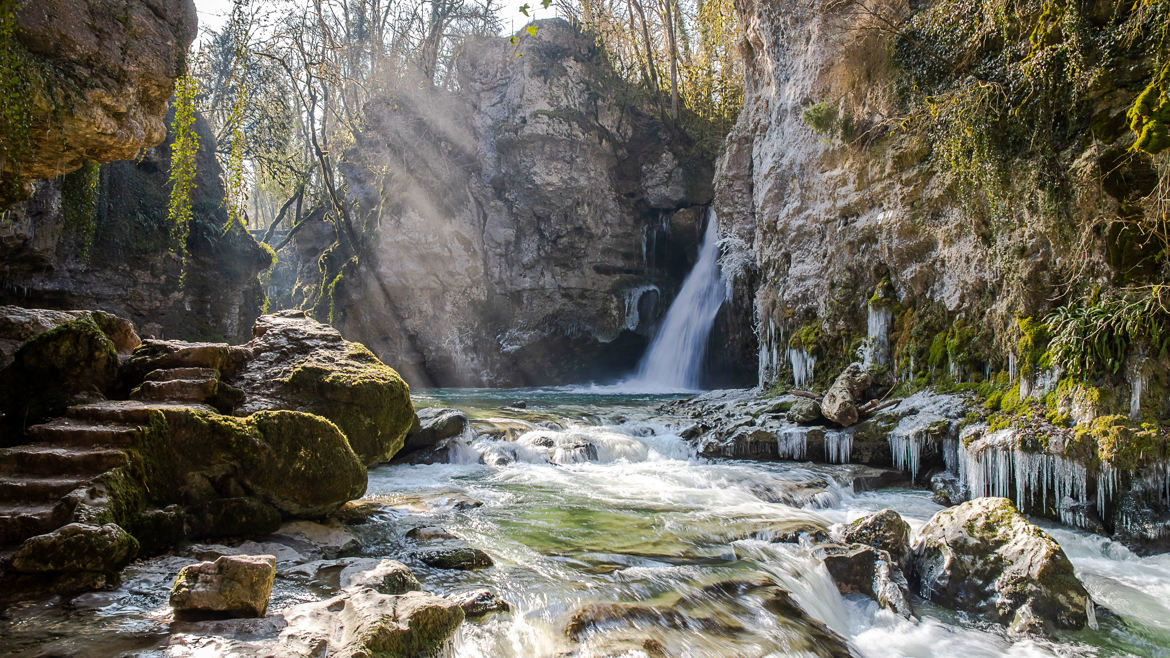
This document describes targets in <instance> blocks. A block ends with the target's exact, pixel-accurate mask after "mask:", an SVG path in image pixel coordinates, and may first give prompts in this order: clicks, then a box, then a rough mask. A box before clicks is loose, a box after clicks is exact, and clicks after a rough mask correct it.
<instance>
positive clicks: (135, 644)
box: [0, 389, 1170, 658]
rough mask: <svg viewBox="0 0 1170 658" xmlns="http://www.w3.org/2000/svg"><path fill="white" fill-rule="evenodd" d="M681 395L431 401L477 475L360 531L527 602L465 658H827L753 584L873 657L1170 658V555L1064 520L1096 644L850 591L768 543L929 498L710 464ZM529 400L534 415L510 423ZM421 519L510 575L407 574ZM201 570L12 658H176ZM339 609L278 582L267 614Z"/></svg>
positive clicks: (447, 484)
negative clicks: (1014, 631)
mask: <svg viewBox="0 0 1170 658" xmlns="http://www.w3.org/2000/svg"><path fill="white" fill-rule="evenodd" d="M667 399H670V398H668V397H663V396H650V395H614V394H590V393H588V392H582V391H571V390H570V391H566V390H555V389H544V390H532V389H529V390H506V391H489V390H438V391H431V392H427V393H424V394H421V395H417V396H416V403H417V404H419V405H424V406H426V405H436V406H453V407H456V408H459V409H462V410H464V411H465V412H467V413H468V414H469V415H470V416H471V417H472V418H473V427H476V428H478V429H479V430H480V432H481V434H479V435H478V436H474V437H473V436H468V437H467V439H468V445H467V447H466V448H463V449H461V450H459V451H457V452H456V454H455V456H454V461H457V462H460V463H451V464H434V465H419V466H408V465H402V466H380V467H377V468H374V469H371V471H370V478H369V488H368V491H367V494H366V498H367V499H369V500H371V501H375V502H376V503H378V504H380V505H382V506H383V509H382V512H381V513H380V514H378V515H376V516H375V517H374V520H373V521H372V522H370V523H366V524H363V525H358V526H354V527H353V531H354V532H355V534H357V535H358V537H359V538H360V539H361V541H362V548H361V550H360V554H362V555H369V556H377V557H391V558H395V559H402V560H404V561H406V562H407V563H408V564H409V565H410V566H411V568H412V569H413V570H414V571H415V573H416V574H417V576H418V577H419V579H420V580H421V581H422V582H423V585H424V587H425V588H426V589H428V590H431V591H433V592H436V593H447V592H451V591H457V590H463V589H470V588H475V587H489V588H491V589H493V590H494V591H496V592H497V593H498V594H499V595H500V596H501V597H503V598H504V599H505V600H507V601H509V602H510V603H511V605H512V611H511V612H508V613H496V614H493V615H490V616H488V617H486V618H484V619H481V620H475V621H469V622H467V623H465V624H464V626H463V627H462V629H461V631H460V633H459V636H458V638H457V641H456V643H455V645H454V647H453V648H452V651H453V653H454V655H456V656H485V657H486V656H492V657H501V656H558V655H581V656H593V655H644V651H645V650H647V648H651V649H653V650H656V651H662V652H664V653H665V654H666V655H671V656H768V655H775V656H782V655H802V652H803V655H816V654H815V653H808V649H809V646H810V645H809V639H808V638H809V634H808V628H807V624H804V623H801V622H800V621H799V620H793V619H789V618H785V616H784V615H777V614H776V613H774V612H771V611H770V608H769V607H768V604H767V601H766V600H765V599H764V598H763V597H760V596H757V595H756V594H754V593H753V591H754V590H750V588H748V589H743V588H740V589H737V586H738V585H742V584H744V583H759V582H761V581H764V580H770V581H772V582H774V583H776V584H778V585H780V586H781V587H782V588H783V589H785V590H787V591H788V592H790V593H791V595H792V599H794V600H795V602H796V603H797V604H799V606H800V608H802V609H803V610H804V611H805V612H806V613H807V614H808V615H809V616H811V617H812V618H814V619H815V620H817V621H819V622H821V623H823V624H824V625H825V626H827V627H828V628H830V629H832V630H834V631H836V632H837V633H839V634H840V635H842V636H843V637H845V638H846V639H847V640H848V641H849V644H850V649H851V651H852V652H853V653H855V654H856V655H861V656H875V657H879V656H880V657H886V656H963V657H964V658H973V657H975V656H1002V655H1009V656H1057V655H1059V656H1068V655H1085V656H1092V655H1102V656H1106V655H1138V656H1164V655H1170V649H1167V647H1170V555H1160V556H1153V557H1139V556H1136V555H1134V554H1133V553H1131V552H1130V551H1128V550H1127V549H1126V548H1125V547H1124V546H1122V545H1120V544H1117V543H1115V542H1112V541H1109V540H1107V539H1104V538H1101V537H1098V536H1094V535H1090V534H1087V533H1084V532H1079V531H1073V530H1069V529H1065V528H1061V527H1054V526H1052V525H1050V524H1046V525H1045V527H1046V529H1048V530H1049V532H1051V533H1052V534H1053V535H1054V536H1055V537H1056V539H1057V540H1058V541H1059V542H1060V543H1061V545H1062V546H1063V547H1064V549H1065V551H1066V552H1067V553H1068V555H1069V557H1070V558H1071V560H1072V562H1073V564H1074V566H1075V567H1076V570H1077V574H1078V576H1079V577H1080V578H1081V579H1082V581H1083V582H1084V583H1085V586H1086V587H1087V588H1088V590H1089V592H1090V593H1091V594H1092V595H1093V597H1094V599H1095V600H1096V601H1097V602H1098V603H1099V604H1100V606H1102V607H1104V608H1108V609H1109V610H1112V611H1113V613H1115V614H1110V613H1108V612H1100V613H1099V615H1098V616H1099V621H1100V625H1099V629H1098V630H1085V631H1080V632H1075V633H1064V634H1061V635H1060V636H1058V637H1057V638H1055V639H1053V640H1034V639H1025V640H1020V639H1015V638H1011V637H1009V636H1008V635H1007V634H1006V633H1005V632H1004V631H1003V629H1001V628H999V627H995V626H991V625H987V624H982V623H978V622H973V621H969V620H967V619H964V618H963V617H962V616H961V615H958V614H956V613H953V612H949V611H947V610H944V609H941V608H938V607H936V606H932V605H931V604H930V603H929V602H926V601H923V600H920V599H919V600H915V601H914V603H915V606H916V611H917V612H918V614H919V615H920V618H919V619H912V620H907V619H903V618H901V617H899V616H897V615H895V614H893V613H891V612H889V611H885V610H881V609H879V608H878V606H877V604H876V603H874V602H873V601H871V600H870V599H868V598H865V597H862V596H859V595H845V596H842V595H841V594H839V593H838V592H837V589H836V587H835V586H834V584H833V582H832V581H831V580H830V578H829V575H828V573H827V571H826V570H825V569H824V567H823V566H822V565H821V564H820V562H819V561H818V560H817V559H816V558H815V557H813V556H812V554H811V552H810V549H809V548H808V547H806V546H802V545H801V544H795V543H773V542H771V541H768V539H769V537H770V532H771V531H772V530H773V529H776V528H782V527H786V525H787V524H791V523H795V522H797V521H802V520H804V521H810V520H811V521H814V522H815V521H820V522H823V523H828V524H831V523H839V522H847V521H850V520H853V519H856V518H858V517H861V516H863V515H865V514H868V513H871V512H874V511H877V510H879V509H883V508H886V507H891V508H894V509H896V510H897V511H898V512H899V513H900V514H901V515H902V516H903V518H905V519H906V521H907V522H909V524H910V525H911V527H912V529H914V530H915V531H916V530H917V529H918V528H919V527H921V525H922V524H924V523H925V522H926V521H927V520H928V519H929V518H930V517H931V515H932V514H934V513H935V512H936V511H937V510H939V509H941V508H940V507H939V506H938V505H935V504H934V503H932V502H931V501H930V497H929V494H927V493H926V492H923V491H914V490H905V489H891V490H882V491H877V492H866V493H854V492H853V491H852V488H851V487H849V486H847V482H848V478H847V477H846V474H847V470H848V468H849V467H848V466H819V465H813V464H807V463H756V462H712V461H708V460H703V459H698V458H695V457H693V455H692V452H691V450H690V448H689V447H688V445H687V444H686V442H684V441H683V440H682V439H680V438H679V437H678V436H677V435H676V434H674V432H673V431H672V428H673V429H677V427H678V423H677V422H674V421H672V419H671V418H669V417H663V416H661V415H660V413H659V412H657V411H656V409H657V408H658V406H659V404H660V403H661V402H663V401H664V400H667ZM521 400H522V401H523V402H524V403H525V406H526V408H525V409H523V410H520V409H515V408H512V409H501V407H502V406H507V405H512V404H514V403H516V402H517V401H521ZM504 430H507V431H508V432H510V435H509V436H508V437H506V438H505V437H501V436H500V433H501V432H503V431H504ZM489 433H490V434H492V435H493V436H495V437H496V438H492V437H491V436H488V434H489ZM588 446H592V447H591V448H590V447H588ZM481 461H485V462H487V463H486V464H485V463H481ZM479 502H482V503H483V504H482V505H480V506H475V505H476V504H477V503H479ZM420 525H441V526H442V527H444V528H446V529H448V530H449V531H451V532H452V533H454V534H455V535H458V536H459V537H461V538H463V539H466V540H468V541H469V542H470V543H471V544H472V545H474V546H477V547H479V548H481V549H483V550H485V551H487V552H488V553H489V554H490V555H491V556H492V558H493V559H494V560H495V566H494V567H493V568H490V569H484V570H479V571H444V570H440V569H432V568H429V567H426V566H424V565H422V564H420V563H417V562H412V561H410V559H409V557H407V556H409V553H410V551H411V549H412V546H413V544H412V540H410V539H407V538H406V536H405V533H406V531H407V530H409V529H410V528H413V527H416V526H420ZM188 561H189V559H183V558H175V557H163V558H155V559H152V560H147V561H143V562H140V563H137V564H136V565H133V566H131V567H130V568H129V569H128V571H127V573H126V579H125V583H124V584H123V585H122V587H120V588H119V589H118V590H116V591H114V592H112V593H98V594H90V595H84V596H83V597H79V598H78V599H76V600H74V601H73V602H71V603H68V604H48V603H33V604H26V605H23V606H19V607H15V608H12V609H10V610H8V611H7V612H5V613H3V615H0V637H3V638H7V639H5V640H3V643H4V645H7V648H8V649H9V650H10V651H9V653H14V654H15V655H30V656H31V655H45V654H44V652H45V651H46V647H48V650H49V651H50V652H51V651H54V650H55V651H57V652H58V653H55V654H52V655H71V653H70V652H73V653H72V655H86V656H102V655H126V654H127V653H132V654H142V655H160V656H161V655H168V652H169V651H171V650H169V649H168V648H167V643H168V641H169V640H168V637H169V635H170V634H171V633H173V632H174V628H172V627H169V626H168V622H169V617H168V615H167V607H166V593H167V589H168V587H169V584H170V582H169V580H168V578H173V574H174V570H175V569H176V568H177V567H176V565H177V564H182V563H184V562H188ZM324 595H325V593H324V592H321V591H317V590H314V589H312V588H306V587H305V586H304V585H301V584H298V583H297V582H294V581H290V580H288V579H285V578H282V577H280V576H278V578H277V585H276V590H275V593H274V597H273V602H272V605H271V608H270V610H271V611H279V610H280V609H282V608H284V607H287V606H290V605H293V604H296V603H299V602H303V601H306V600H312V599H314V598H320V597H323V596H324ZM614 603H619V604H620V603H635V604H638V605H639V606H643V607H642V608H639V610H652V611H654V614H643V615H626V616H625V618H623V619H616V620H613V619H611V620H609V621H607V622H606V623H601V624H597V625H596V626H591V627H588V628H586V629H585V630H584V631H582V632H578V633H577V634H576V638H575V639H570V638H569V637H568V636H567V635H566V627H567V626H568V625H569V624H570V622H571V620H572V619H573V616H574V613H575V612H576V611H578V610H580V609H582V608H583V607H587V606H590V605H594V604H596V605H598V606H601V608H600V609H605V608H604V606H607V605H608V604H614ZM627 610H628V609H627ZM655 615H657V616H655ZM4 645H0V646H4ZM813 649H814V650H815V647H813ZM184 655H199V654H198V652H196V654H190V653H187V654H184ZM205 655H215V654H214V652H213V651H211V650H210V649H209V652H208V653H206V654H205Z"/></svg>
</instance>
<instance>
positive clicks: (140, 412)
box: [65, 400, 215, 425]
mask: <svg viewBox="0 0 1170 658" xmlns="http://www.w3.org/2000/svg"><path fill="white" fill-rule="evenodd" d="M175 409H194V410H195V411H203V412H208V413H215V409H212V408H211V407H209V406H207V405H205V404H195V403H190V402H173V403H167V402H150V401H143V400H107V401H103V402H91V403H89V404H78V405H74V406H72V407H69V409H68V410H67V411H66V412H65V413H66V415H67V416H69V417H70V418H75V419H79V420H88V421H90V422H94V423H133V424H140V425H145V424H146V423H149V422H150V415H151V412H152V411H164V412H165V411H168V410H175Z"/></svg>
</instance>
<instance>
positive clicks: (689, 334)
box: [626, 210, 724, 392]
mask: <svg viewBox="0 0 1170 658" xmlns="http://www.w3.org/2000/svg"><path fill="white" fill-rule="evenodd" d="M716 220H717V218H716V216H715V211H714V210H711V211H710V212H709V213H708V218H707V230H706V232H705V233H704V234H703V243H702V245H700V247H699V258H698V260H697V261H695V267H694V269H692V270H691V273H690V274H688V275H687V278H686V280H685V281H683V285H682V289H681V290H679V293H678V297H677V298H675V300H674V303H672V304H671V305H670V310H669V311H667V312H666V318H665V319H664V320H663V322H662V327H661V328H660V329H659V330H658V335H656V336H655V337H654V340H653V341H652V342H651V343H650V348H649V349H647V350H646V354H645V356H643V357H642V362H641V363H640V364H639V365H638V374H637V375H636V376H635V377H634V378H633V379H632V380H630V381H628V382H626V383H627V384H628V385H630V386H632V387H633V388H636V389H643V390H653V391H671V392H674V391H693V390H697V389H698V388H699V387H700V385H701V381H700V380H701V376H702V370H703V360H704V358H705V357H706V355H707V339H708V337H709V336H710V335H711V328H712V327H713V326H714V325H715V316H716V315H718V313H719V307H721V306H722V305H723V301H724V286H723V281H722V279H720V277H719V225H718V222H717V221H716Z"/></svg>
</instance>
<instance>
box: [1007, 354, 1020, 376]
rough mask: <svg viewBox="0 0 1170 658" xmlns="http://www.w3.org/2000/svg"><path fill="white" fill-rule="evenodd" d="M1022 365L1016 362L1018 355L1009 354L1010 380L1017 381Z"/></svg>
mask: <svg viewBox="0 0 1170 658" xmlns="http://www.w3.org/2000/svg"><path fill="white" fill-rule="evenodd" d="M1019 367H1020V364H1019V363H1017V362H1016V355H1015V354H1012V353H1011V352H1008V379H1010V380H1011V381H1013V382H1014V381H1016V377H1017V376H1018V375H1019V374H1020V370H1019Z"/></svg>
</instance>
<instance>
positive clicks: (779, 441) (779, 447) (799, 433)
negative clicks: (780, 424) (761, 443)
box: [776, 427, 808, 461]
mask: <svg viewBox="0 0 1170 658" xmlns="http://www.w3.org/2000/svg"><path fill="white" fill-rule="evenodd" d="M776 452H777V456H778V457H779V458H780V459H794V460H798V461H799V460H803V459H804V456H805V454H807V452H808V430H806V429H804V428H801V427H792V428H789V429H786V430H783V431H782V432H780V433H779V434H777V435H776Z"/></svg>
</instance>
